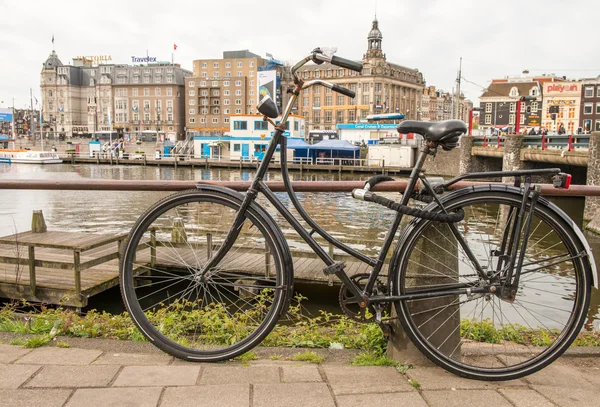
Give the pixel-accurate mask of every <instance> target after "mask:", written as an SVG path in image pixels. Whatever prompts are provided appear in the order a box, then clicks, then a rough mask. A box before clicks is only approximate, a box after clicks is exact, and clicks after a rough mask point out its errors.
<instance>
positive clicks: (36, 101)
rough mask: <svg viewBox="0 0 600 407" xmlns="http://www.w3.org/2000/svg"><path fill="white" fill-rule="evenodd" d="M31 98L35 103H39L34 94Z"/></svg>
mask: <svg viewBox="0 0 600 407" xmlns="http://www.w3.org/2000/svg"><path fill="white" fill-rule="evenodd" d="M33 99H35V104H36V105H37V104H38V103H39V102H38V100H37V98H36V97H35V96H34V97H33Z"/></svg>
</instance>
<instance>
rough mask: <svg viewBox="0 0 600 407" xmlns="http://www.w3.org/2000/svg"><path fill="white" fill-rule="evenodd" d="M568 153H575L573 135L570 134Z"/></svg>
mask: <svg viewBox="0 0 600 407" xmlns="http://www.w3.org/2000/svg"><path fill="white" fill-rule="evenodd" d="M567 147H568V151H573V148H574V147H573V135H572V134H569V144H568V146H567Z"/></svg>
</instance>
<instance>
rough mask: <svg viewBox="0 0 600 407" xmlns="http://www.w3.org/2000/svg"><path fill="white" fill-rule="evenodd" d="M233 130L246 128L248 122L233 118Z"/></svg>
mask: <svg viewBox="0 0 600 407" xmlns="http://www.w3.org/2000/svg"><path fill="white" fill-rule="evenodd" d="M233 129H234V130H248V122H247V121H242V120H235V121H234V122H233Z"/></svg>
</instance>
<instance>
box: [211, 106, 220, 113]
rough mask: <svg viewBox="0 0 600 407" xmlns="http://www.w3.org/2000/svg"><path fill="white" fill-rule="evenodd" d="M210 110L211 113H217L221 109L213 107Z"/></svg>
mask: <svg viewBox="0 0 600 407" xmlns="http://www.w3.org/2000/svg"><path fill="white" fill-rule="evenodd" d="M212 112H213V114H219V113H220V112H221V111H220V110H219V108H218V107H214V108H213V110H212Z"/></svg>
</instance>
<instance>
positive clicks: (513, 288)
mask: <svg viewBox="0 0 600 407" xmlns="http://www.w3.org/2000/svg"><path fill="white" fill-rule="evenodd" d="M531 184H532V183H531V176H526V177H525V186H524V193H523V199H522V201H521V207H520V209H519V211H518V213H517V214H516V216H514V219H512V225H508V226H507V227H506V229H505V230H504V235H503V237H502V244H501V247H500V250H499V251H495V252H493V253H492V255H497V256H498V257H499V259H498V265H497V268H496V272H497V273H498V274H499V276H500V278H501V279H504V281H503V282H502V285H501V290H500V292H499V293H498V294H497V295H499V296H500V298H502V299H504V300H506V301H509V302H513V301H514V300H515V297H516V295H517V291H518V289H519V279H520V277H521V271H522V270H521V269H522V267H523V262H524V260H525V251H526V250H527V243H528V242H529V233H530V231H531V223H532V220H533V214H534V212H535V206H536V204H537V201H538V198H539V197H540V193H541V190H542V188H541V186H539V185H533V186H532V185H531ZM528 206H529V210H527V207H528ZM514 212H515V208H514V207H511V208H510V210H509V213H508V218H507V219H508V222H509V223H510V222H511V218H512V217H513V215H514ZM505 265H506V272H505V273H503V272H502V270H503V267H504V266H505ZM503 274H504V275H503Z"/></svg>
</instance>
